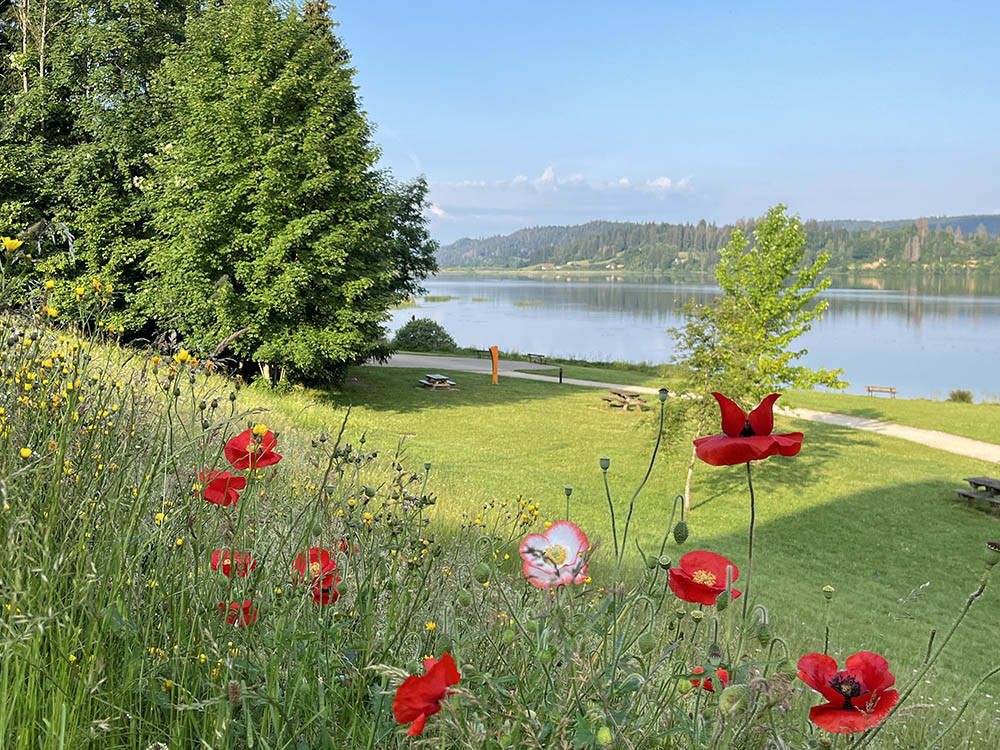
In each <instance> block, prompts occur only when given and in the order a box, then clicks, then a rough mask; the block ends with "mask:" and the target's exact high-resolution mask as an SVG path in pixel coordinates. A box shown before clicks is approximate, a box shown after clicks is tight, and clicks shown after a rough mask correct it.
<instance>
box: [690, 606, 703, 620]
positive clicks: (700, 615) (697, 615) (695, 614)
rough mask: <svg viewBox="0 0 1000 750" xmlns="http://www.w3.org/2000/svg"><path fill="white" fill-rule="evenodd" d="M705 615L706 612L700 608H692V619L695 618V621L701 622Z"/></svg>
mask: <svg viewBox="0 0 1000 750" xmlns="http://www.w3.org/2000/svg"><path fill="white" fill-rule="evenodd" d="M704 616H705V613H704V612H702V611H701V610H700V609H693V610H691V619H692V620H694V621H695V622H701V618H703V617H704Z"/></svg>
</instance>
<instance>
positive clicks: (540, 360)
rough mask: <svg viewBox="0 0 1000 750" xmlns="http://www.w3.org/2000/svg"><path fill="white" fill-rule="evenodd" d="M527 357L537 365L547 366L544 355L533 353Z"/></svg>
mask: <svg viewBox="0 0 1000 750" xmlns="http://www.w3.org/2000/svg"><path fill="white" fill-rule="evenodd" d="M527 356H528V361H529V362H535V363H537V364H542V365H543V364H545V355H544V354H532V353H531V352H528V355H527Z"/></svg>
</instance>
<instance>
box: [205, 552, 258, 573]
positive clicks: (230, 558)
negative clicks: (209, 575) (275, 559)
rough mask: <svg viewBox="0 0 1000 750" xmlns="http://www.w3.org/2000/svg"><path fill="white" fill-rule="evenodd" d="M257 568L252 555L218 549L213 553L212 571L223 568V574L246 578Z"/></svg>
mask: <svg viewBox="0 0 1000 750" xmlns="http://www.w3.org/2000/svg"><path fill="white" fill-rule="evenodd" d="M256 567H257V561H256V560H254V559H253V558H252V557H250V555H248V554H244V553H243V552H239V551H237V550H232V551H230V550H228V549H217V550H215V552H213V553H212V570H219V569H220V568H221V570H222V574H223V575H225V576H230V577H232V575H233V573H235V574H236V575H238V576H239V577H240V578H246V577H247V575H249V573H250V571H251V570H253V569H254V568H256Z"/></svg>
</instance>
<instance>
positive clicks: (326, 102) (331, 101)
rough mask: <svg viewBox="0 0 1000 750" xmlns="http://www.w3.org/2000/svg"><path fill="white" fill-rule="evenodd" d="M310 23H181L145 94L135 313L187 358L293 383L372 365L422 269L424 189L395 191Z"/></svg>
mask: <svg viewBox="0 0 1000 750" xmlns="http://www.w3.org/2000/svg"><path fill="white" fill-rule="evenodd" d="M322 17H323V14H322V13H319V14H317V12H316V9H315V4H314V5H310V6H309V11H308V12H307V13H306V14H304V15H301V14H299V13H298V12H297V11H296V10H295V9H294V8H292V9H291V10H290V11H288V12H285V13H282V12H280V11H279V10H278V9H277V8H276V7H275V6H274V5H273V4H272V3H271V2H269V0H232V2H226V3H222V4H218V5H210V6H207V7H205V8H203V9H202V10H201V11H200V12H199V13H197V14H195V15H192V16H191V17H190V18H189V20H188V22H187V24H186V27H185V30H184V31H185V39H184V42H183V44H181V45H180V46H179V47H178V48H177V49H176V50H175V51H174V52H173V53H172V54H170V55H169V56H168V57H167V59H166V61H165V62H164V65H163V67H162V71H161V74H160V75H159V77H158V79H157V81H156V86H155V89H154V91H155V93H156V95H157V97H158V99H159V100H160V101H162V102H163V103H164V106H167V107H169V109H170V117H169V119H168V120H167V121H166V122H165V125H164V128H163V132H162V135H161V144H160V147H159V148H158V149H157V151H156V155H155V157H154V158H153V163H154V172H153V180H152V185H151V187H150V193H151V195H152V196H153V201H154V211H155V226H156V229H157V230H158V234H159V238H158V242H157V243H156V244H155V246H154V247H153V249H152V250H151V252H150V254H149V258H148V263H147V269H148V272H149V275H150V278H149V281H148V283H147V284H146V285H145V289H144V294H143V300H142V303H143V305H144V307H145V309H146V310H148V312H149V314H150V315H151V316H152V318H153V319H154V320H155V321H156V323H157V324H158V326H159V327H161V328H173V329H176V330H177V331H179V332H180V333H181V334H182V335H183V337H184V338H185V341H186V343H187V344H188V345H189V347H193V348H197V349H201V350H209V351H211V350H213V349H214V348H215V347H216V345H217V344H218V343H219V342H220V341H223V340H230V339H231V344H230V346H231V349H232V352H233V353H234V354H235V355H236V356H238V357H239V358H240V359H241V360H249V361H253V362H256V363H258V364H259V365H260V367H261V370H262V371H263V372H265V374H269V373H271V371H272V368H273V367H274V366H277V367H278V368H281V369H282V370H284V369H285V368H288V369H290V370H291V371H293V372H295V373H296V374H298V375H300V376H305V377H323V376H328V375H331V374H334V375H335V374H336V373H338V372H341V371H342V369H343V366H344V365H345V364H346V363H349V362H353V361H358V360H363V359H366V358H367V357H368V356H370V355H371V354H372V353H374V352H376V351H377V348H378V343H377V342H378V341H379V339H380V338H381V337H382V334H383V333H384V325H383V324H384V322H385V321H386V320H387V317H388V315H387V312H386V311H387V309H388V308H389V307H390V306H391V305H393V304H395V303H397V302H399V301H401V300H403V299H405V298H407V297H408V296H410V295H412V294H414V293H415V292H417V291H419V283H420V281H421V280H422V279H423V278H424V277H425V276H426V275H427V274H428V273H430V272H431V271H432V270H434V268H435V264H434V260H433V251H434V249H435V243H433V242H432V241H431V240H430V238H429V235H428V232H427V228H426V221H425V218H424V214H423V210H424V208H425V194H426V186H425V183H424V182H423V180H417V181H414V182H411V183H408V184H403V185H399V184H396V183H394V182H393V181H392V180H391V178H390V176H389V175H388V174H386V173H385V172H383V171H380V170H378V169H376V168H375V163H376V160H377V158H378V155H379V152H378V149H377V147H376V146H375V145H374V144H373V143H372V140H371V126H370V125H369V123H368V122H367V120H366V119H365V116H364V113H363V112H362V111H361V110H360V108H359V104H358V100H357V90H356V87H355V85H354V83H353V73H354V71H353V70H352V69H351V68H350V66H349V56H348V54H347V51H346V50H345V49H344V47H343V45H342V44H341V42H340V40H339V39H338V38H337V37H335V36H334V35H333V33H332V31H331V29H330V27H329V26H327V25H326V24H325V23H323V20H322Z"/></svg>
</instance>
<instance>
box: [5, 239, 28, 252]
mask: <svg viewBox="0 0 1000 750" xmlns="http://www.w3.org/2000/svg"><path fill="white" fill-rule="evenodd" d="M2 240H3V246H4V249H6V250H7V252H8V253H12V252H14V251H15V250H17V249H18V248H19V247H21V245H23V244H24V243H23V242H22V241H21V240H15V239H11V238H10V237H3V238H2Z"/></svg>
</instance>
